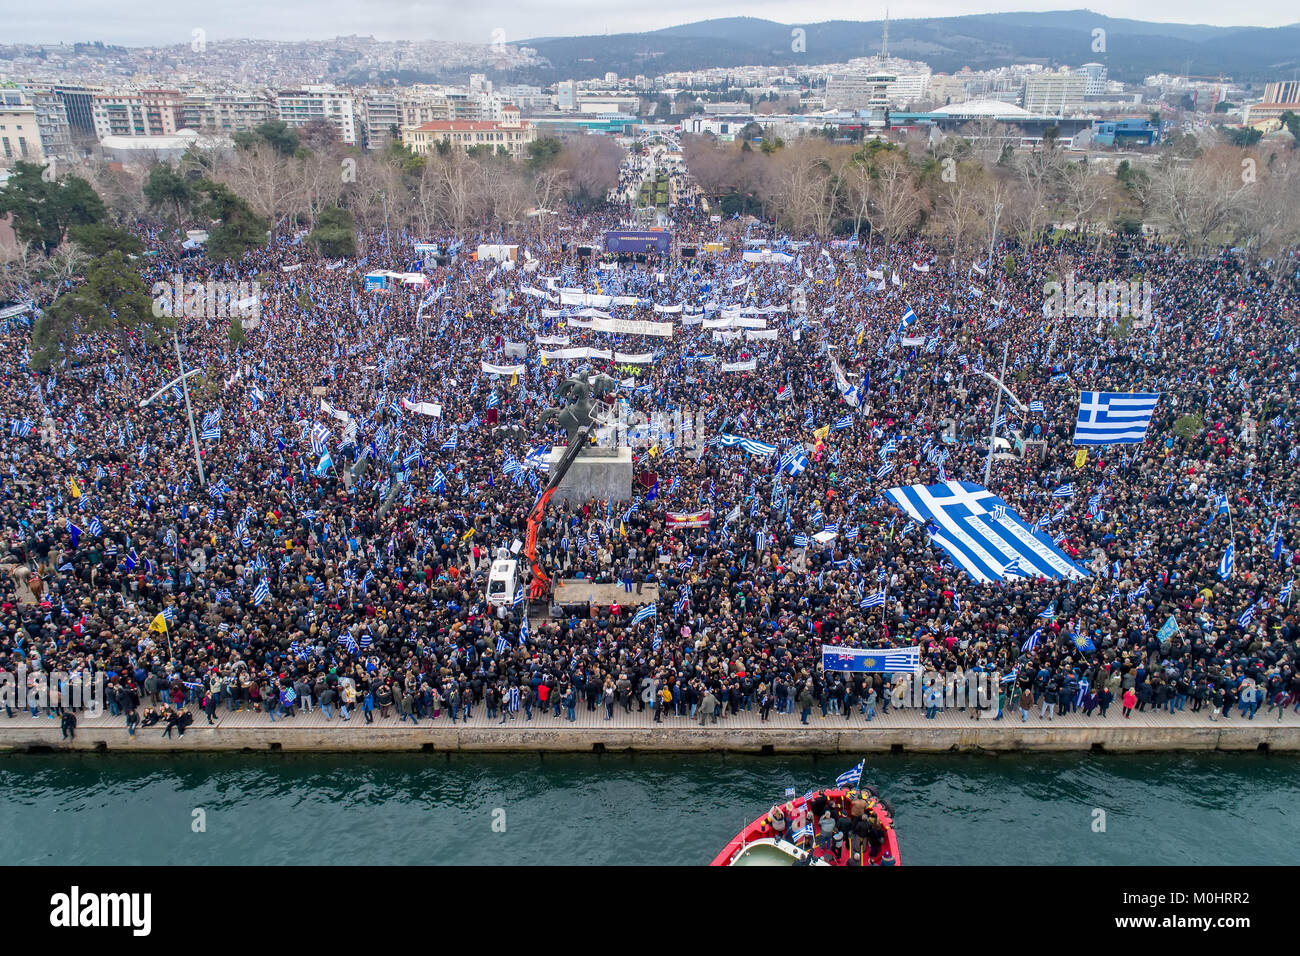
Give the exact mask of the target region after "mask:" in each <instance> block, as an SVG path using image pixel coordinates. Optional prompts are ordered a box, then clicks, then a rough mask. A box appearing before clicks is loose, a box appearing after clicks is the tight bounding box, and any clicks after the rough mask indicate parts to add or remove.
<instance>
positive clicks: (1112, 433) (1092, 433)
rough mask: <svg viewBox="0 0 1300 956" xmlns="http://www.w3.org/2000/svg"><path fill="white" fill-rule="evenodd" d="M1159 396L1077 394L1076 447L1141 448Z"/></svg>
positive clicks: (1135, 393) (1121, 393)
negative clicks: (1109, 446) (1122, 446)
mask: <svg viewBox="0 0 1300 956" xmlns="http://www.w3.org/2000/svg"><path fill="white" fill-rule="evenodd" d="M1158 401H1160V393H1159V392H1157V393H1155V394H1147V393H1143V392H1080V393H1079V418H1078V420H1077V421H1076V422H1075V425H1074V443H1075V444H1076V445H1140V444H1142V442H1144V441H1146V437H1147V427H1148V426H1149V425H1150V424H1151V416H1152V415H1153V414H1154V413H1155V410H1156V402H1158Z"/></svg>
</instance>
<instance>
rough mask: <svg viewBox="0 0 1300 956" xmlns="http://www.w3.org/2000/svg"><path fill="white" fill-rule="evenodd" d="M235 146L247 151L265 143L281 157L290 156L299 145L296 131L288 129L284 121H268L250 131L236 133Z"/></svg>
mask: <svg viewBox="0 0 1300 956" xmlns="http://www.w3.org/2000/svg"><path fill="white" fill-rule="evenodd" d="M234 140H235V146H237V147H238V148H240V149H248V148H250V147H252V146H256V145H257V144H258V143H266V144H267V145H268V146H271V147H273V148H274V149H275V151H276V152H277V153H279V154H280V155H282V156H292V155H293V154H294V153H296V152H297V151H298V147H299V146H300V145H301V143H300V141H299V139H298V134H297V132H296V131H294V130H291V129H290V128H289V124H288V123H286V122H284V120H269V121H268V122H265V123H262V124H261V125H260V126H257V127H254V128H253V129H252V130H251V131H248V132H241V133H236V134H235V135H234Z"/></svg>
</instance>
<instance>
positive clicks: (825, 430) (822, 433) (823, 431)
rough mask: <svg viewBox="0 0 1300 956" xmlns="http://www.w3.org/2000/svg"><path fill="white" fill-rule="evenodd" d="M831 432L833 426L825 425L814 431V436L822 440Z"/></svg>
mask: <svg viewBox="0 0 1300 956" xmlns="http://www.w3.org/2000/svg"><path fill="white" fill-rule="evenodd" d="M830 433H831V426H830V425H823V426H822V427H821V428H819V429H817V430H816V431H815V432H813V438H816V439H817V440H818V441H821V440H822V439H824V438H825V437H826V436H827V435H829V434H830Z"/></svg>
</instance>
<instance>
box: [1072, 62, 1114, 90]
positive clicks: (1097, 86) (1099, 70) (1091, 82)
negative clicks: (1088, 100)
mask: <svg viewBox="0 0 1300 956" xmlns="http://www.w3.org/2000/svg"><path fill="white" fill-rule="evenodd" d="M1076 72H1077V73H1082V74H1083V75H1084V76H1086V77H1087V78H1088V83H1087V85H1086V86H1084V88H1083V95H1084V96H1105V95H1106V92H1107V90H1106V75H1107V73H1108V72H1109V71H1108V70H1107V69H1106V67H1105V66H1103V65H1102V64H1100V63H1085V64H1083V66H1081V67H1079V69H1078V70H1077V71H1076Z"/></svg>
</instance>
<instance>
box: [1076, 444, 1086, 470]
mask: <svg viewBox="0 0 1300 956" xmlns="http://www.w3.org/2000/svg"><path fill="white" fill-rule="evenodd" d="M1087 460H1088V449H1086V448H1080V449H1079V450H1078V451H1076V452H1075V453H1074V467H1075V468H1082V467H1083V464H1084V462H1086V461H1087Z"/></svg>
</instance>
